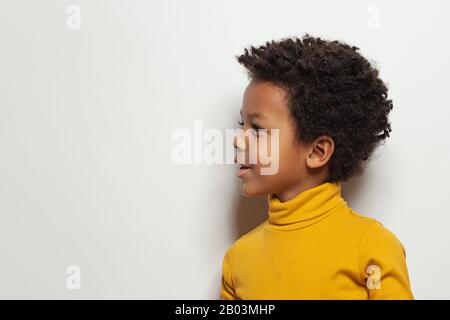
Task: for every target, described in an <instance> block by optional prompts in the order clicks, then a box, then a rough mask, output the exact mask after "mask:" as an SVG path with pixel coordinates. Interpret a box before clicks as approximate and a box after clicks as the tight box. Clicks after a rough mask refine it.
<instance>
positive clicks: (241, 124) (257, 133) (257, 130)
mask: <svg viewBox="0 0 450 320" xmlns="http://www.w3.org/2000/svg"><path fill="white" fill-rule="evenodd" d="M238 124H239V125H240V126H241V127H242V126H243V125H244V122H243V121H238ZM252 128H253V129H254V130H255V131H256V135H257V136H259V130H260V129H262V128H260V127H258V126H257V125H255V124H254V125H253V126H252Z"/></svg>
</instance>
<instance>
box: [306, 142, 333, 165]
mask: <svg viewBox="0 0 450 320" xmlns="http://www.w3.org/2000/svg"><path fill="white" fill-rule="evenodd" d="M308 150H309V153H308V155H307V157H306V165H307V166H308V167H309V168H311V169H316V168H320V167H323V166H325V165H326V164H327V163H328V161H329V160H330V158H331V156H332V155H333V152H334V141H333V139H332V138H331V137H330V136H327V135H322V136H320V137H318V138H316V139H315V140H314V141H313V142H312V143H311V144H310V148H309V149H308Z"/></svg>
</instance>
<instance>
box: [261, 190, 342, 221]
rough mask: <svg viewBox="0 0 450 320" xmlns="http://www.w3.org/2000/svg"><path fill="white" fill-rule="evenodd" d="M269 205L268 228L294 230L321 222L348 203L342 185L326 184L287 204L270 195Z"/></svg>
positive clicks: (297, 196) (296, 197)
mask: <svg viewBox="0 0 450 320" xmlns="http://www.w3.org/2000/svg"><path fill="white" fill-rule="evenodd" d="M268 204H269V210H268V213H269V219H268V226H269V227H270V228H273V229H279V230H294V229H300V228H303V227H306V226H309V225H312V224H314V223H316V222H319V221H320V220H322V219H324V218H326V217H327V216H328V214H330V213H331V212H332V211H333V210H334V209H335V208H337V207H338V206H341V205H346V204H347V203H346V201H345V200H344V199H343V198H342V196H341V185H340V183H332V182H325V183H322V184H320V185H318V186H316V187H313V188H310V189H307V190H305V191H303V192H301V193H299V194H297V195H296V196H295V197H294V198H292V199H290V200H288V201H285V202H281V201H280V200H279V199H278V198H277V197H276V196H275V195H274V194H273V193H272V194H269V195H268Z"/></svg>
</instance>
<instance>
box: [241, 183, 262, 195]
mask: <svg viewBox="0 0 450 320" xmlns="http://www.w3.org/2000/svg"><path fill="white" fill-rule="evenodd" d="M263 194H264V191H263V190H261V189H260V188H258V187H256V186H252V185H251V184H249V183H248V182H246V181H242V182H241V195H242V196H244V197H246V198H252V197H256V196H260V195H263Z"/></svg>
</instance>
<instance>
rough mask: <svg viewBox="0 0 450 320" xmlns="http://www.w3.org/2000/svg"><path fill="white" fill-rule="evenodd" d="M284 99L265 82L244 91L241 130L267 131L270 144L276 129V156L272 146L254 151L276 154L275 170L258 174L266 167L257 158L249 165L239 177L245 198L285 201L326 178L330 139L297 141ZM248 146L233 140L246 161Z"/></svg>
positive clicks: (243, 140) (244, 141)
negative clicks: (266, 195) (269, 197)
mask: <svg viewBox="0 0 450 320" xmlns="http://www.w3.org/2000/svg"><path fill="white" fill-rule="evenodd" d="M286 99H287V98H286V92H285V91H284V89H282V88H281V87H279V86H277V85H275V84H272V83H270V82H267V81H257V80H252V81H251V82H250V83H249V84H248V86H247V88H246V90H245V92H244V95H243V103H242V110H241V116H242V122H243V126H242V128H243V129H244V131H245V130H247V129H251V128H253V129H255V130H258V129H267V138H268V141H269V142H270V140H271V139H270V135H271V134H272V132H271V129H279V144H278V145H279V147H278V153H277V152H276V150H274V148H273V147H272V148H271V147H270V146H267V147H266V146H259V145H258V148H265V150H263V151H262V152H263V153H262V154H267V155H273V156H276V155H277V154H278V159H279V160H278V171H277V172H276V173H275V174H271V175H262V174H261V170H260V169H261V168H262V167H268V166H270V164H269V165H264V164H262V163H261V161H259V160H260V159H259V157H258V161H257V163H256V164H253V165H250V170H249V172H247V173H246V174H245V175H244V176H242V177H241V178H240V179H241V194H242V195H243V196H245V197H252V196H257V195H263V194H271V193H273V194H275V195H276V197H277V198H278V199H280V201H282V202H285V201H288V200H290V199H292V198H294V197H295V196H296V195H298V194H299V193H301V192H303V191H305V190H307V189H310V188H313V187H315V186H318V185H320V184H322V183H323V182H325V181H326V179H327V178H328V176H329V160H330V158H331V156H332V154H333V151H334V147H335V145H334V141H333V139H332V138H331V137H329V136H327V135H322V136H319V137H317V138H316V139H315V140H314V141H312V142H309V143H303V142H300V141H299V139H298V137H297V136H296V127H295V122H294V120H293V119H292V118H291V117H292V116H291V113H290V110H289V107H288V102H287V100H286ZM256 139H259V137H256ZM248 143H249V138H248V137H242V136H241V137H237V138H236V139H235V141H234V145H235V147H236V148H237V152H242V153H243V154H244V155H245V156H244V159H248V155H247V154H246V150H248V149H249V148H248ZM269 144H270V143H269ZM275 149H276V148H275ZM264 152H266V153H264ZM245 161H246V164H249V162H248V160H245Z"/></svg>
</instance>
